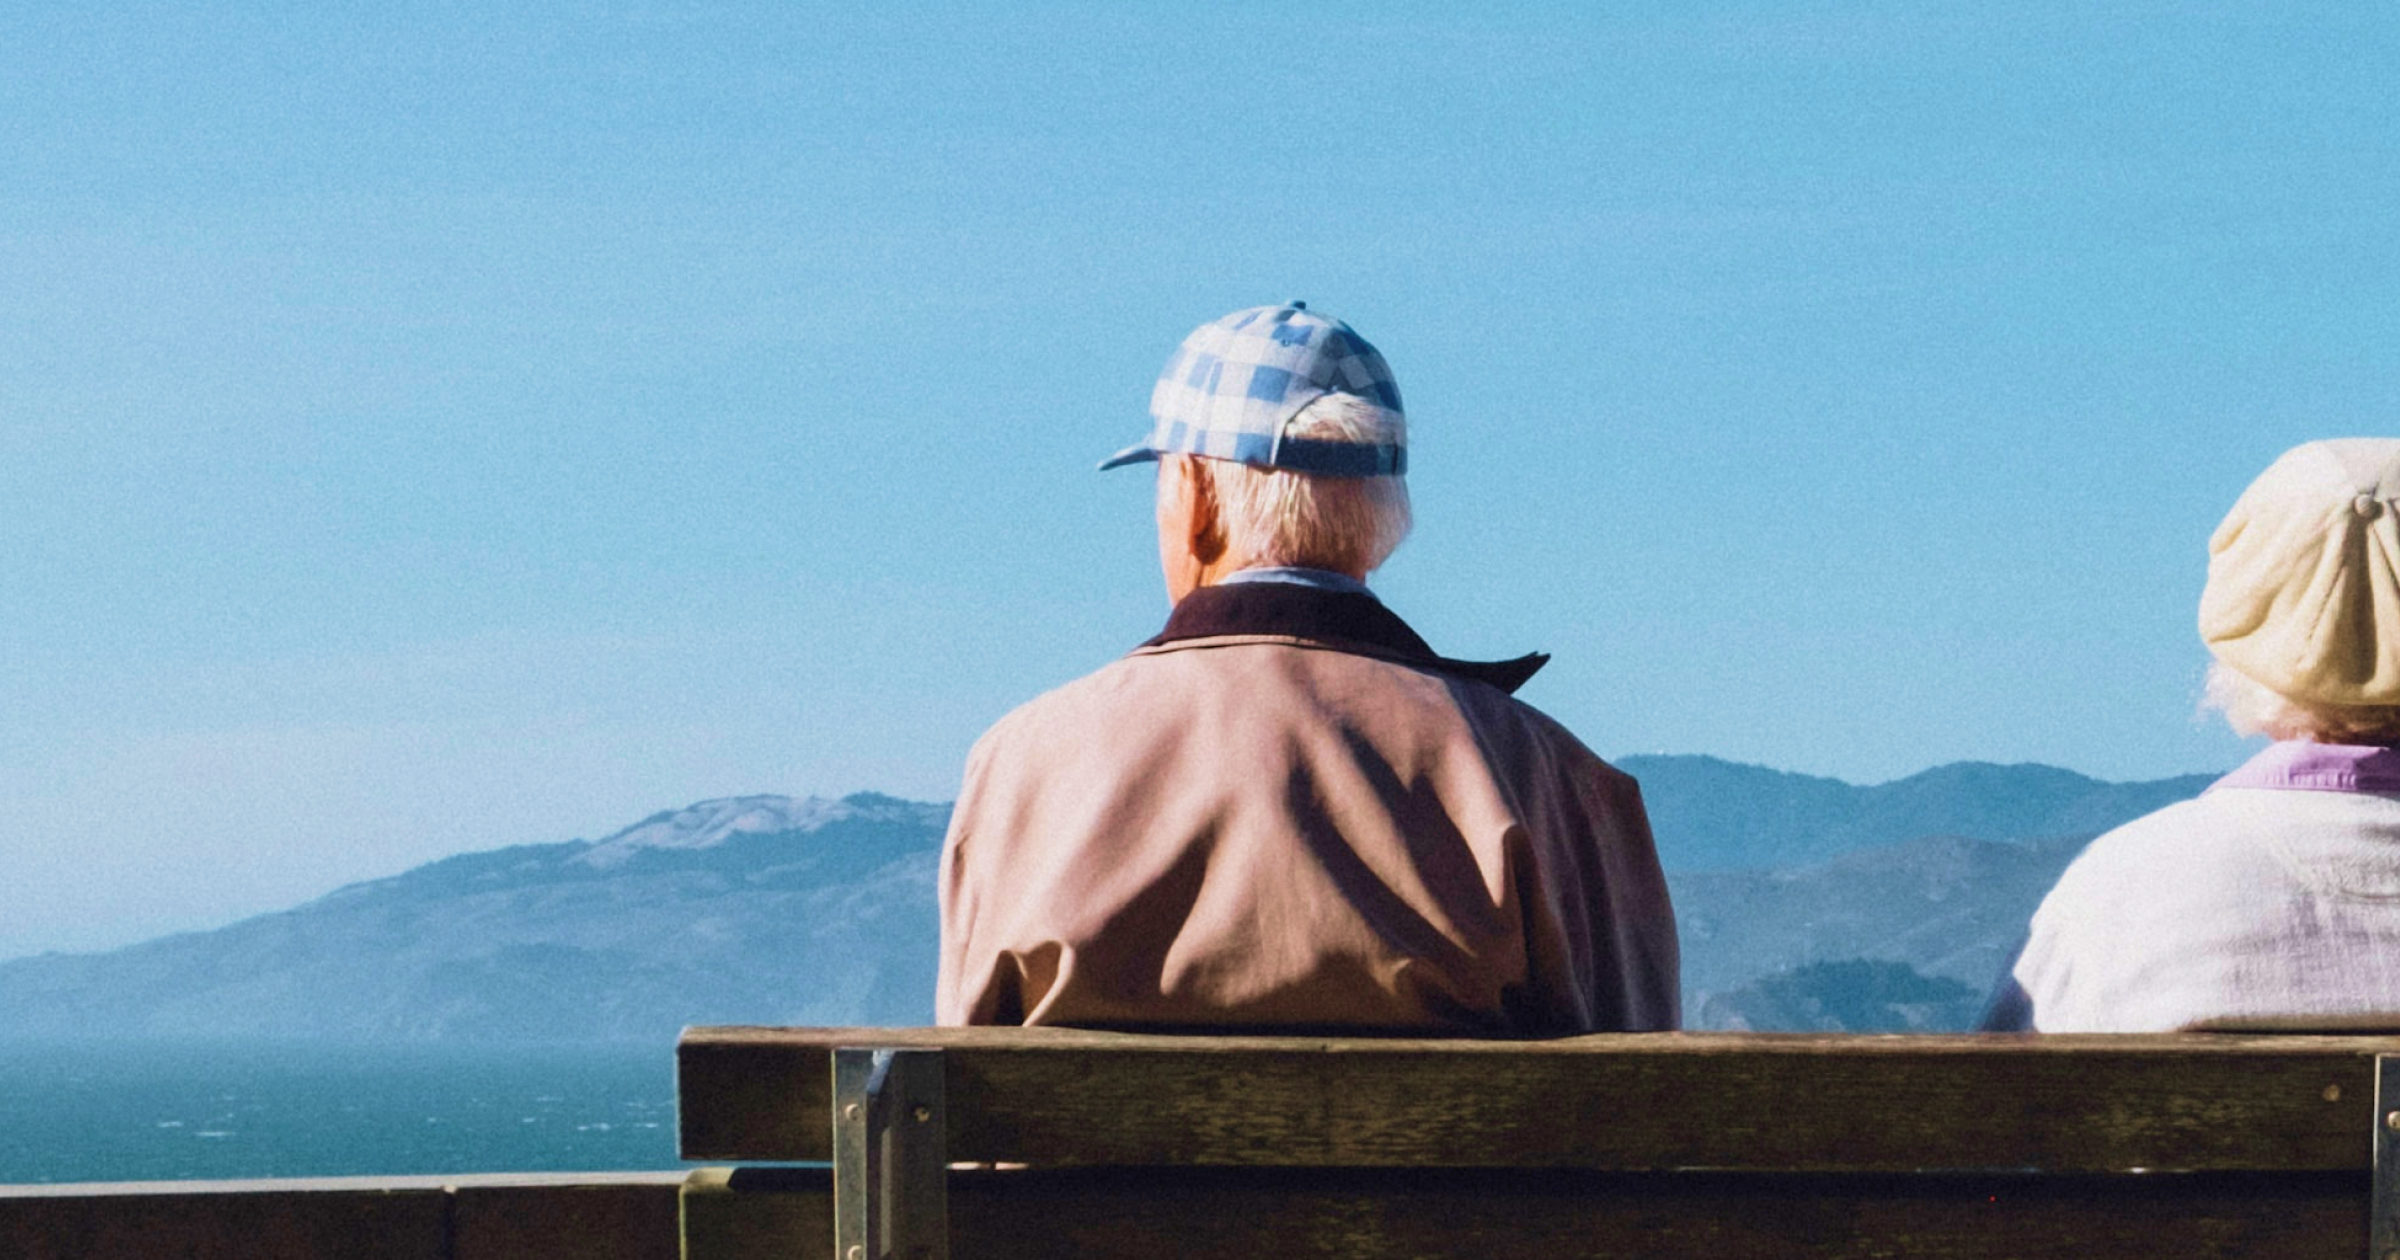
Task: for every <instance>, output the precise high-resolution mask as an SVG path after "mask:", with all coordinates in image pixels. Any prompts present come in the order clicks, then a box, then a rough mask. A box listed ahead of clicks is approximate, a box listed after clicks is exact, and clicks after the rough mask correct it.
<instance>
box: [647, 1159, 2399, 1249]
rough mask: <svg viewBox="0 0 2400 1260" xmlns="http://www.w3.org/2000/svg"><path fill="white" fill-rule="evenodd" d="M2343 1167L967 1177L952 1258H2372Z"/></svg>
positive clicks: (774, 1225)
mask: <svg viewBox="0 0 2400 1260" xmlns="http://www.w3.org/2000/svg"><path fill="white" fill-rule="evenodd" d="M2366 1189H2367V1187H2366V1178H2365V1177H2364V1176H2362V1175H2358V1174H2328V1173H2308V1174H2287V1175H2281V1176H2262V1175H2254V1174H2223V1173H2202V1174H2179V1175H2120V1176H2114V1177H2030V1176H2005V1175H1985V1176H1972V1175H1969V1176H1944V1177H1910V1178H1896V1177H1885V1176H1852V1177H1842V1176H1825V1175H1813V1176H1788V1177H1778V1176H1766V1175H1759V1174H1741V1173H1685V1174H1674V1175H1667V1174H1607V1173H1601V1174H1594V1173H1562V1172H1547V1173H1540V1172H1536V1173H1525V1172H1497V1171H1488V1170H1477V1171H1434V1170H1398V1169H1384V1170H1347V1171H1343V1172H1339V1173H1327V1172H1318V1171H1297V1170H1270V1169H1203V1170H1193V1169H1187V1170H1180V1171H1178V1172H1175V1173H1173V1174H1171V1175H1170V1174H1165V1173H1162V1172H1159V1171H1157V1170H1133V1169H1110V1170H1046V1171H1009V1170H1001V1171H989V1170H986V1171H972V1172H969V1171H961V1172H954V1173H952V1175H951V1224H952V1235H951V1238H952V1243H951V1245H952V1249H953V1253H954V1254H957V1255H971V1256H975V1257H977V1258H978V1260H1017V1258H1019V1257H1023V1258H1025V1260H1035V1258H1037V1257H1056V1256H1077V1257H1096V1258H1097V1257H1112V1256H1124V1257H1136V1258H1138V1260H1161V1258H1162V1257H1169V1256H1266V1255H1271V1256H1278V1257H1283V1256H1290V1257H1329V1258H1330V1257H1339V1258H1341V1260H1381V1258H1383V1257H1399V1256H1411V1257H1413V1256H1462V1257H1463V1256H1473V1257H1479V1258H1480V1257H1487V1256H1508V1257H1511V1258H1512V1260H1566V1258H1568V1257H1575V1258H1582V1257H1599V1256H1625V1255H1640V1256H1645V1257H1653V1258H1655V1260H1686V1258H1688V1260H1724V1257H1728V1256H1737V1257H1738V1256H1769V1255H1771V1256H1778V1257H1797V1258H1801V1260H1830V1258H1833V1257H1870V1256H1872V1257H1890V1256H1909V1257H1918V1258H1922V1260H2002V1258H2003V1257H2006V1258H2010V1260H2091V1258H2092V1257H2100V1256H2105V1257H2112V1258H2115V1257H2128V1258H2140V1257H2158V1258H2159V1260H2211V1258H2216V1257H2225V1258H2228V1260H2230V1258H2233V1257H2241V1258H2243V1260H2281V1258H2283V1257H2293V1258H2295V1260H2296V1258H2298V1257H2310V1258H2311V1260H2323V1258H2324V1257H2339V1256H2356V1255H2360V1254H2362V1253H2363V1251H2364V1249H2365V1247H2366V1217H2365V1213H2364V1210H2363V1207H2362V1204H2363V1202H2364V1197H2365V1194H2366ZM832 1219H833V1218H832V1186H831V1180H830V1177H829V1176H828V1175H827V1173H826V1172H825V1171H824V1170H821V1169H814V1170H811V1169H745V1170H741V1171H739V1172H736V1173H734V1174H732V1175H731V1176H727V1175H725V1174H723V1173H718V1174H716V1175H715V1176H714V1177H713V1178H711V1179H707V1180H706V1183H705V1184H704V1179H703V1178H700V1177H695V1178H694V1180H693V1183H692V1184H691V1187H690V1188H688V1189H687V1190H686V1192H685V1198H684V1246H685V1251H684V1254H685V1256H686V1258H687V1260H751V1258H755V1257H759V1256H816V1255H824V1254H827V1252H828V1251H829V1249H830V1247H831V1245H832V1238H833V1224H832Z"/></svg>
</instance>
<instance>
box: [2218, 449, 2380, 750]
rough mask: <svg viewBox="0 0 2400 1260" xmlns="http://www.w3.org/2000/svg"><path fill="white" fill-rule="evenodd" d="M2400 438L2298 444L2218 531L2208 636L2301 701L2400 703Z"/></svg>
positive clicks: (2235, 661) (2224, 656) (2249, 670)
mask: <svg viewBox="0 0 2400 1260" xmlns="http://www.w3.org/2000/svg"><path fill="white" fill-rule="evenodd" d="M2395 500H2400V438H2338V439H2335V440H2332V441H2327V442H2311V443H2309V444H2308V445H2306V446H2299V447H2294V448H2293V449H2291V450H2289V451H2286V452H2284V453H2283V457H2282V458H2281V459H2278V460H2276V461H2275V462H2274V464H2273V465H2271V466H2269V467H2268V469H2267V471H2265V472H2263V473H2261V474H2259V477H2258V480H2256V481H2254V482H2251V483H2250V488H2249V489H2248V490H2245V491H2243V492H2242V497H2241V499H2240V501H2238V502H2236V503H2235V504H2234V505H2233V511H2231V512H2229V513H2227V514H2226V517H2225V522H2224V523H2223V524H2221V525H2219V526H2217V532H2216V533H2215V534H2213V535H2211V536H2210V537H2209V540H2208V588H2207V589H2206V590H2204V591H2202V592H2201V594H2200V638H2201V639H2202V641H2204V642H2206V643H2207V644H2208V650H2209V651H2211V652H2214V653H2216V656H2217V659H2218V660H2221V661H2223V662H2225V663H2226V664H2227V665H2230V666H2232V667H2233V668H2234V669H2236V670H2239V671H2241V672H2242V673H2244V674H2247V675H2249V676H2250V677H2251V678H2253V679H2256V680H2257V681H2259V682H2261V683H2264V684H2265V685H2266V686H2268V687H2270V688H2273V689H2274V690H2276V691H2278V692H2281V693H2282V694H2284V695H2286V696H2289V697H2291V698H2292V699H2294V700H2306V701H2313V702H2315V703H2318V704H2374V705H2388V704H2400V510H2395V507H2394V501H2395Z"/></svg>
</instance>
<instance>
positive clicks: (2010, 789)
mask: <svg viewBox="0 0 2400 1260" xmlns="http://www.w3.org/2000/svg"><path fill="white" fill-rule="evenodd" d="M1615 764H1616V765H1617V766H1618V767H1619V768H1621V769H1623V770H1624V771H1625V772H1626V773H1627V774H1630V775H1632V776H1634V777H1635V778H1637V779H1639V780H1641V783H1642V799H1643V801H1645V802H1646V803H1647V804H1648V805H1649V807H1650V826H1651V830H1652V831H1654V832H1656V833H1657V835H1658V848H1659V860H1660V861H1662V862H1663V863H1665V865H1666V867H1667V869H1668V870H1671V871H1709V870H1742V869H1751V870H1763V869H1771V868H1776V867H1790V866H1800V865H1803V864H1806V863H1810V862H1817V861H1822V860H1824V859H1826V858H1829V857H1832V856H1834V855H1836V854H1840V853H1848V852H1851V851H1854V850H1857V849H1870V848H1875V847H1877V846H1880V845H1887V844H1897V843H1899V842H1901V841H1903V840H1914V839H1917V838H1918V837H1920V836H1937V835H1948V836H1973V837H1974V838H1976V839H1978V840H2050V839H2056V838H2057V837H2060V836H2091V835H2096V834H2098V833H2100V832H2103V831H2106V830H2108V829H2109V828H2111V827H2114V826H2116V825H2117V824H2119V823H2122V822H2126V821H2129V820H2131V819H2135V818H2139V817H2141V816H2142V815H2144V814H2147V813H2149V812H2151V811H2152V810H2155V809H2159V808H2162V807H2164V806H2167V805H2171V804H2174V803H2175V802H2176V801H2181V800H2188V799H2190V798H2191V797H2194V796H2197V795H2199V794H2200V791H2201V789H2203V788H2205V787H2207V786H2208V785H2209V784H2210V783H2211V782H2213V781H2215V779H2216V776H2215V775H2208V774H2192V775H2183V776H2181V777H2178V778H2172V779H2153V780H2149V781H2146V782H2141V783H2104V782H2101V781H2100V780H2098V779H2090V778H2085V777H2084V776H2082V775H2080V774H2077V773H2075V772H2074V771H2072V770H2061V769H2058V768H2057V767H2055V766H2043V765H2014V766H2002V765H1993V764H1991V763H1990V762H1981V761H1962V762H1957V763H1955V764H1952V765H1947V766H1937V767H1935V768H1933V769H1931V770H1927V771H1925V772H1923V773H1922V774H1914V775H1910V776H1909V777H1908V778H1905V779H1897V780H1894V781H1892V782H1890V783H1878V784H1875V785H1874V786H1872V787H1858V786H1856V785H1854V784H1849V783H1844V782H1842V781H1841V780H1839V779H1819V778H1812V777H1810V776H1808V775H1804V774H1786V773H1784V772H1783V771H1780V770H1769V769H1767V768H1765V767H1763V766H1746V765H1742V764H1740V763H1738V762H1731V761H1720V760H1718V759H1717V758H1715V757H1690V756H1679V757H1646V756H1635V757H1623V758H1619V759H1618V760H1617V761H1616V762H1615Z"/></svg>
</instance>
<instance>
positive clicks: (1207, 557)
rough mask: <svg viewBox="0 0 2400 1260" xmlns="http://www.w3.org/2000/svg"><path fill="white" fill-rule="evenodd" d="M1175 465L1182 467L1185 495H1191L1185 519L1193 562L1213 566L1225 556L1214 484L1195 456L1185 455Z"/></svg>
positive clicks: (1223, 526)
mask: <svg viewBox="0 0 2400 1260" xmlns="http://www.w3.org/2000/svg"><path fill="white" fill-rule="evenodd" d="M1178 462H1179V463H1181V464H1182V465H1183V484H1184V487H1185V490H1184V493H1186V494H1187V495H1189V496H1190V502H1191V505H1192V514H1191V516H1190V517H1188V518H1187V523H1188V525H1189V527H1190V529H1191V548H1192V559H1194V560H1197V561H1199V562H1200V563H1201V564H1203V565H1211V564H1215V563H1216V562H1217V561H1219V560H1221V559H1223V558H1224V556H1225V524H1224V521H1223V520H1222V518H1220V517H1219V515H1218V512H1217V489H1216V485H1217V483H1216V481H1215V480H1214V479H1213V478H1211V477H1210V476H1209V475H1208V470H1207V469H1205V468H1202V467H1201V466H1200V458H1199V457H1198V456H1196V455H1186V456H1184V457H1183V458H1182V459H1181V460H1179V461H1178Z"/></svg>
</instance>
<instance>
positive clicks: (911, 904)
mask: <svg viewBox="0 0 2400 1260" xmlns="http://www.w3.org/2000/svg"><path fill="white" fill-rule="evenodd" d="M1619 764H1621V765H1625V766H1627V768H1628V769H1629V770H1631V771H1632V772H1633V773H1636V774H1637V776H1639V777H1640V778H1641V779H1642V781H1643V786H1644V791H1645V794H1646V796H1647V798H1648V799H1649V801H1650V805H1651V817H1652V822H1653V825H1654V828H1655V829H1656V830H1657V832H1658V834H1659V836H1660V844H1661V853H1662V855H1664V856H1666V858H1667V859H1668V861H1667V864H1668V866H1669V868H1670V869H1669V883H1670V886H1671V889H1672V891H1673V895H1674V896H1675V898H1676V905H1677V909H1678V913H1679V917H1680V918H1681V919H1682V923H1683V932H1684V938H1685V957H1686V975H1685V983H1686V993H1687V1002H1688V1003H1689V1004H1690V1012H1689V1013H1690V1014H1691V1015H1692V1016H1693V1017H1694V1018H1695V1019H1698V1018H1701V1017H1704V1016H1709V1015H1710V1013H1711V1012H1715V1013H1716V1014H1717V1015H1718V1016H1721V1017H1722V1018H1724V1019H1726V1020H1729V1021H1734V1022H1737V1023H1743V1021H1750V1022H1755V1021H1756V1020H1758V1019H1762V1018H1766V1019H1773V1018H1792V1019H1799V1018H1806V1019H1809V1020H1812V1021H1816V1022H1817V1023H1822V1021H1824V1020H1826V1019H1840V1018H1867V1016H1865V1015H1859V1014H1857V1012H1861V1011H1867V1012H1872V1011H1876V1010H1888V1011H1891V1012H1895V1013H1894V1014H1893V1015H1892V1016H1891V1017H1892V1018H1894V1019H1900V1020H1903V1021H1906V1020H1917V1021H1922V1020H1925V1019H1929V1018H1935V1017H1936V1015H1928V1014H1927V1012H1928V1011H1934V1012H1937V1013H1938V1012H1943V1011H1950V1010H1952V1009H1953V1008H1954V1007H1956V1006H1957V1003H1950V1004H1948V1005H1944V1004H1943V1003H1940V1002H1933V1003H1930V1004H1929V1003H1928V1001H1926V1000H1921V995H1922V994H1923V993H1926V992H1936V991H1938V992H1942V993H1951V992H1954V991H1955V989H1956V987H1957V986H1967V987H1970V988H1976V989H1980V988H1981V987H1983V986H1984V985H1985V984H1986V983H1987V982H1988V979H1989V975H1990V973H1991V972H1992V970H1994V969H1995V968H1996V967H1997V966H1998V960H1999V959H2000V958H2002V957H2004V956H2005V953H2006V950H2007V949H2008V947H2009V946H2010V944H2011V943H2012V942H2013V939H2014V934H2015V933H2016V932H2018V931H2021V929H2022V924H2023V922H2024V919H2025V916H2026V915H2027V914H2029V913H2030V911H2031V909H2032V906H2033V903H2034V902H2035V901H2038V899H2039V896H2040V894H2041V892H2042V891H2044V890H2046V889H2047V887H2048V886H2049V882H2050V881H2051V880H2052V879H2054V878H2055V876H2056V873H2057V870H2058V869H2059V868H2061V867H2063V866H2064V865H2065V863H2066V861H2067V860H2069V859H2071V858H2072V857H2073V855H2074V853H2075V852H2076V851H2077V850H2078V849H2080V847H2081V844H2082V841H2083V840H2084V839H2085V838H2088V836H2089V835H2090V834H2091V833H2093V832H2096V831H2099V830H2102V829H2105V827H2107V826H2110V825H2114V824H2115V823H2116V822H2122V821H2125V820H2126V819H2127V818H2130V817H2132V816H2134V815H2135V814H2138V813H2144V812H2148V810H2149V809H2150V808H2155V807H2157V805H2163V804H2165V803H2167V801H2168V799H2170V798H2172V799H2180V798H2181V796H2182V795H2189V794H2190V793H2191V792H2192V791H2196V790H2197V789H2198V787H2199V786H2204V785H2205V784H2206V782H2207V781H2208V779H2207V776H2185V777H2183V778H2179V779H2170V780H2156V781H2151V782H2149V783H2136V784H2109V783H2104V782H2102V781H2099V780H2094V779H2089V778H2087V777H2085V776H2081V775H2077V774H2074V773H2073V772H2071V771H2064V770H2059V769H2057V768H2056V767H2047V766H2018V767H2010V766H1994V765H1989V764H1978V763H1962V764H1961V765H1959V766H1957V767H1936V768H1934V770H1931V771H1927V772H1925V773H1924V774H1920V775H1913V776H1910V777H1909V778H1908V779H1904V780H1897V781H1895V782H1894V783H1891V784H1882V785H1874V786H1870V787H1863V788H1862V787H1856V786H1853V785H1849V784H1844V783H1842V782H1841V781H1840V780H1830V779H1812V778H1810V777H1809V776H1801V775H1787V774H1784V773H1783V772H1781V771H1774V770H1769V769H1766V768H1764V767H1755V766H1743V765H1741V764H1739V763H1734V762H1727V761H1723V760H1720V759H1716V758H1703V757H1686V758H1664V757H1629V758H1625V759H1623V760H1622V761H1621V762H1620V763H1619ZM2178 794H2180V795H2178ZM2152 802H2155V804H2153V803H2152ZM949 812H950V807H949V806H948V805H946V804H937V803H928V802H916V801H906V800H902V799H899V798H896V797H889V796H883V795H880V794H876V793H856V794H853V795H851V796H847V797H843V798H840V799H838V800H829V799H825V798H813V797H811V798H792V797H782V796H772V795H749V796H736V797H722V798H716V799H712V800H708V801H700V802H695V803H693V804H691V805H687V806H684V807H681V808H679V809H670V810H661V811H659V812H657V813H654V814H652V815H650V816H648V817H646V818H644V819H642V820H640V821H638V822H636V823H634V824H632V825H630V826H628V827H625V828H622V829H620V830H618V831H615V832H612V833H610V834H608V835H606V836H603V837H602V838H600V839H598V840H568V841H559V842H551V843H536V844H527V845H514V846H507V847H503V848H498V849H488V850H481V851H477V852H470V853H460V854H454V855H451V856H450V857H446V858H442V859H439V860H436V861H433V862H428V863H425V864H423V865H420V866H418V867H415V868H412V869H410V870H407V871H403V872H401V873H399V874H396V875H391V876H385V877H382V878H379V879H372V880H364V881H359V882H357V883H353V884H347V885H344V886H342V887H340V888H337V889H335V890H333V891H332V892H329V893H327V894H325V895H324V896H322V897H318V898H316V899H314V900H312V901H308V902H304V903H301V904H299V905H296V906H293V907H290V908H288V909H284V910H279V911H274V912H271V913H268V914H263V915H256V916H252V917H250V918H247V919H243V920H241V921H239V922H236V923H232V924H228V925H226V926H224V927H220V928H216V929H212V930H208V931H200V932H186V933H179V934H175V935H172V936H164V937H158V938H154V939H152V940H149V941H144V942H141V943H138V944H135V945H131V946H126V947H124V948H121V949H117V950H112V951H107V952H103V953H92V954H44V955H34V956H31V957H27V958H19V959H15V960H10V961H5V962H0V1039H25V1038H54V1039H55V1038H74V1037H88V1036H106V1037H112V1038H133V1037H151V1038H167V1039H177V1038H182V1039H189V1038H241V1039H294V1038H297V1039H307V1040H323V1041H361V1042H373V1041H493V1042H540V1041H552V1042H563V1041H605V1040H652V1039H661V1038H671V1037H672V1036H673V1035H674V1032H675V1030H676V1029H678V1028H680V1027H681V1026H683V1025H685V1024H690V1023H770V1024H774V1023H782V1024H816V1025H869V1024H901V1025H905V1024H918V1023H923V1022H926V1021H928V1020H929V1019H930V1018H931V1015H932V983H933V972H934V966H935V958H936V951H937V946H938V923H937V916H936V909H935V900H936V898H935V887H936V883H937V875H938V865H939V853H940V846H941V840H942V833H943V830H944V828H945V827H946V825H947V821H948V817H949ZM2083 823H2088V824H2090V826H2089V827H2088V828H2087V829H2083V830H2079V831H2074V832H2063V833H2062V832H2060V830H2059V829H2060V828H2062V827H2066V826H2069V825H2071V824H2083ZM1920 824H1929V825H1931V830H1930V832H1928V833H1925V834H1918V835H1908V834H1907V832H1908V831H1909V830H1910V829H1911V828H1913V827H1917V826H1919V825H1920ZM1954 824H1955V825H1954ZM1974 829H1982V830H1985V831H1990V832H1993V833H1998V834H1997V838H1995V837H1994V836H1970V835H1969V834H1968V832H1969V831H1971V830H1974ZM1762 837H1763V839H1762ZM1778 837H1779V838H1780V839H1779V840H1778V839H1777V838H1778ZM1764 853H1772V854H1773V855H1774V857H1775V859H1776V860H1774V861H1766V860H1763V859H1762V854H1764ZM1679 859H1680V860H1679ZM1846 960H1866V961H1869V962H1872V963H1874V964H1876V965H1874V966H1870V967H1865V968H1863V969H1862V968H1859V967H1848V966H1841V965H1833V964H1841V963H1844V962H1845V961H1846ZM1894 968H1898V969H1899V970H1897V971H1895V970H1894ZM1909 973H1914V974H1915V975H1917V976H1920V977H1924V979H1923V980H1921V981H1920V980H1910V979H1908V974H1909ZM1828 984H1832V985H1839V984H1851V985H1853V986H1854V987H1856V986H1865V988H1864V989H1862V990H1861V992H1860V993H1858V994H1851V993H1846V992H1833V991H1830V990H1827V991H1823V992H1820V991H1819V990H1821V989H1824V986H1826V985H1828ZM1811 985H1814V986H1816V988H1813V989H1812V988H1810V987H1809V986H1811ZM1929 986H1930V987H1929ZM1943 986H1951V987H1943ZM1912 995H1918V996H1912ZM1879 1004H1880V1005H1879ZM1795 1012H1796V1013H1795ZM1828 1012H1831V1013H1830V1014H1828ZM1845 1012H1847V1013H1848V1014H1845ZM1712 1017H1713V1016H1712ZM1939 1017H1942V1018H1948V1017H1949V1016H1946V1015H1943V1016H1939ZM1743 1026H1749V1023H1743ZM1910 1026H1914V1025H1910Z"/></svg>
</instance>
